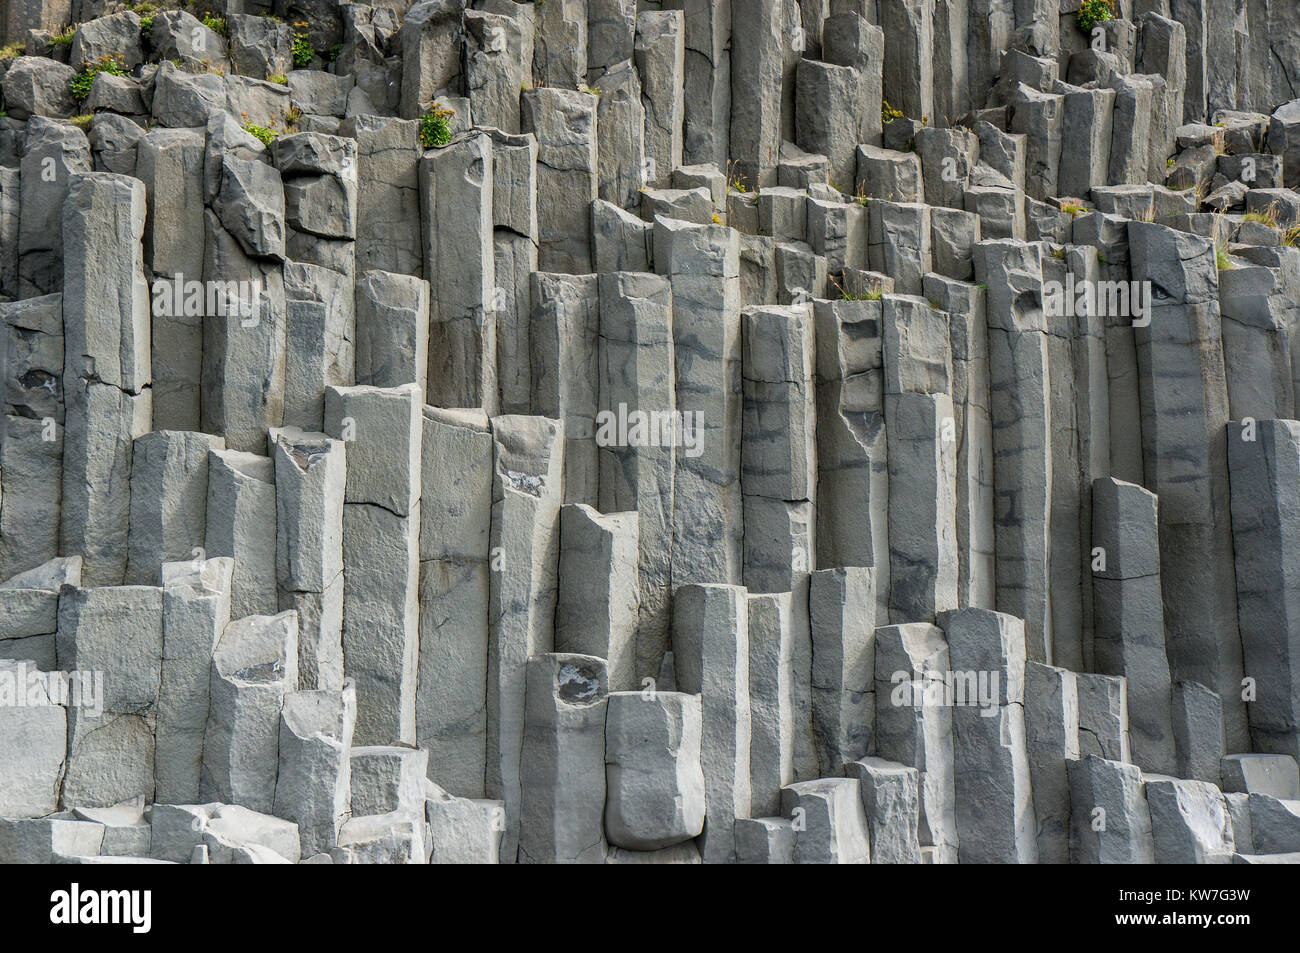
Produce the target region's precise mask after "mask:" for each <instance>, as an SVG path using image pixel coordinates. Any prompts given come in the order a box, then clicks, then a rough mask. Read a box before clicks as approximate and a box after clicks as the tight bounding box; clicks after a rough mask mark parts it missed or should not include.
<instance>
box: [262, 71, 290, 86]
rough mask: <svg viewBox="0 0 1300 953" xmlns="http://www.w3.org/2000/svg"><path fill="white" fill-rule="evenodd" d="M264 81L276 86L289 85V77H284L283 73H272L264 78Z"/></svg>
mask: <svg viewBox="0 0 1300 953" xmlns="http://www.w3.org/2000/svg"><path fill="white" fill-rule="evenodd" d="M266 81H267V82H268V83H276V84H277V85H280V86H288V85H289V77H287V76H285V75H284V74H283V73H272V74H271V75H270V76H268V77H267V78H266Z"/></svg>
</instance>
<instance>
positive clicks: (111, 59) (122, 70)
mask: <svg viewBox="0 0 1300 953" xmlns="http://www.w3.org/2000/svg"><path fill="white" fill-rule="evenodd" d="M100 73H108V74H110V75H111V76H125V75H126V62H125V61H124V60H123V59H122V54H121V53H117V54H111V53H110V54H106V55H104V56H101V57H100V58H99V62H98V63H91V64H90V65H88V66H87V67H86V68H85V69H83V70H82V71H81V72H80V73H78V74H77V75H76V76H74V77H72V79H71V80H69V81H68V92H69V93H70V94H71V95H72V98H73V99H75V100H76V101H77V102H78V103H82V102H85V100H86V97H87V96H89V95H90V88H91V87H92V86H94V85H95V77H96V76H98V75H99V74H100Z"/></svg>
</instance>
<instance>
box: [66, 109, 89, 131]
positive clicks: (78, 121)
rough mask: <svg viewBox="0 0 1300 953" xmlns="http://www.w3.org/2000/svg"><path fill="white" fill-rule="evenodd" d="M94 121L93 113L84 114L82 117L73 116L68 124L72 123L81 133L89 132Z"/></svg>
mask: <svg viewBox="0 0 1300 953" xmlns="http://www.w3.org/2000/svg"><path fill="white" fill-rule="evenodd" d="M94 119H95V115H94V113H86V114H85V115H84V116H73V117H72V118H71V119H69V120H68V122H70V123H72V124H73V125H74V126H76V127H77V128H78V129H80V130H81V131H82V132H89V131H90V124H91V122H93V121H94Z"/></svg>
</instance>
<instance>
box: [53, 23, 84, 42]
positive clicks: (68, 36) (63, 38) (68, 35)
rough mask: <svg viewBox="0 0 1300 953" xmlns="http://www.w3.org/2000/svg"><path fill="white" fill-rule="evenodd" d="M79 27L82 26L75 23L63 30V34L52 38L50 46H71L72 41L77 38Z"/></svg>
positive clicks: (60, 33) (57, 34)
mask: <svg viewBox="0 0 1300 953" xmlns="http://www.w3.org/2000/svg"><path fill="white" fill-rule="evenodd" d="M79 25H80V24H77V23H74V24H72V26H70V27H68V28H67V29H66V30H62V31H61V32H59V33H56V34H54V35H53V36H52V37H50V46H71V45H72V41H73V40H74V39H75V38H76V36H77V27H78V26H79Z"/></svg>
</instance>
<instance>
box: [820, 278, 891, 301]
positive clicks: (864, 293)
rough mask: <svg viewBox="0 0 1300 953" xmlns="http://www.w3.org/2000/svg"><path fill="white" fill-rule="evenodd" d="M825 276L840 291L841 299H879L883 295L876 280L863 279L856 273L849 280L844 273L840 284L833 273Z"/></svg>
mask: <svg viewBox="0 0 1300 953" xmlns="http://www.w3.org/2000/svg"><path fill="white" fill-rule="evenodd" d="M827 278H829V279H830V283H831V284H832V285H834V286H835V290H836V291H838V292H839V293H840V300H841V301H879V300H880V299H881V298H882V297H883V296H884V292H883V291H881V290H880V282H878V281H870V282H868V281H863V280H862V279H861V278H858V277H857V276H856V275H855V276H854V277H853V279H852V280H850V279H849V278H848V276H847V275H845V276H844V278H845V281H844V284H840V283H839V282H838V281H836V280H835V276H834V275H827Z"/></svg>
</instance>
